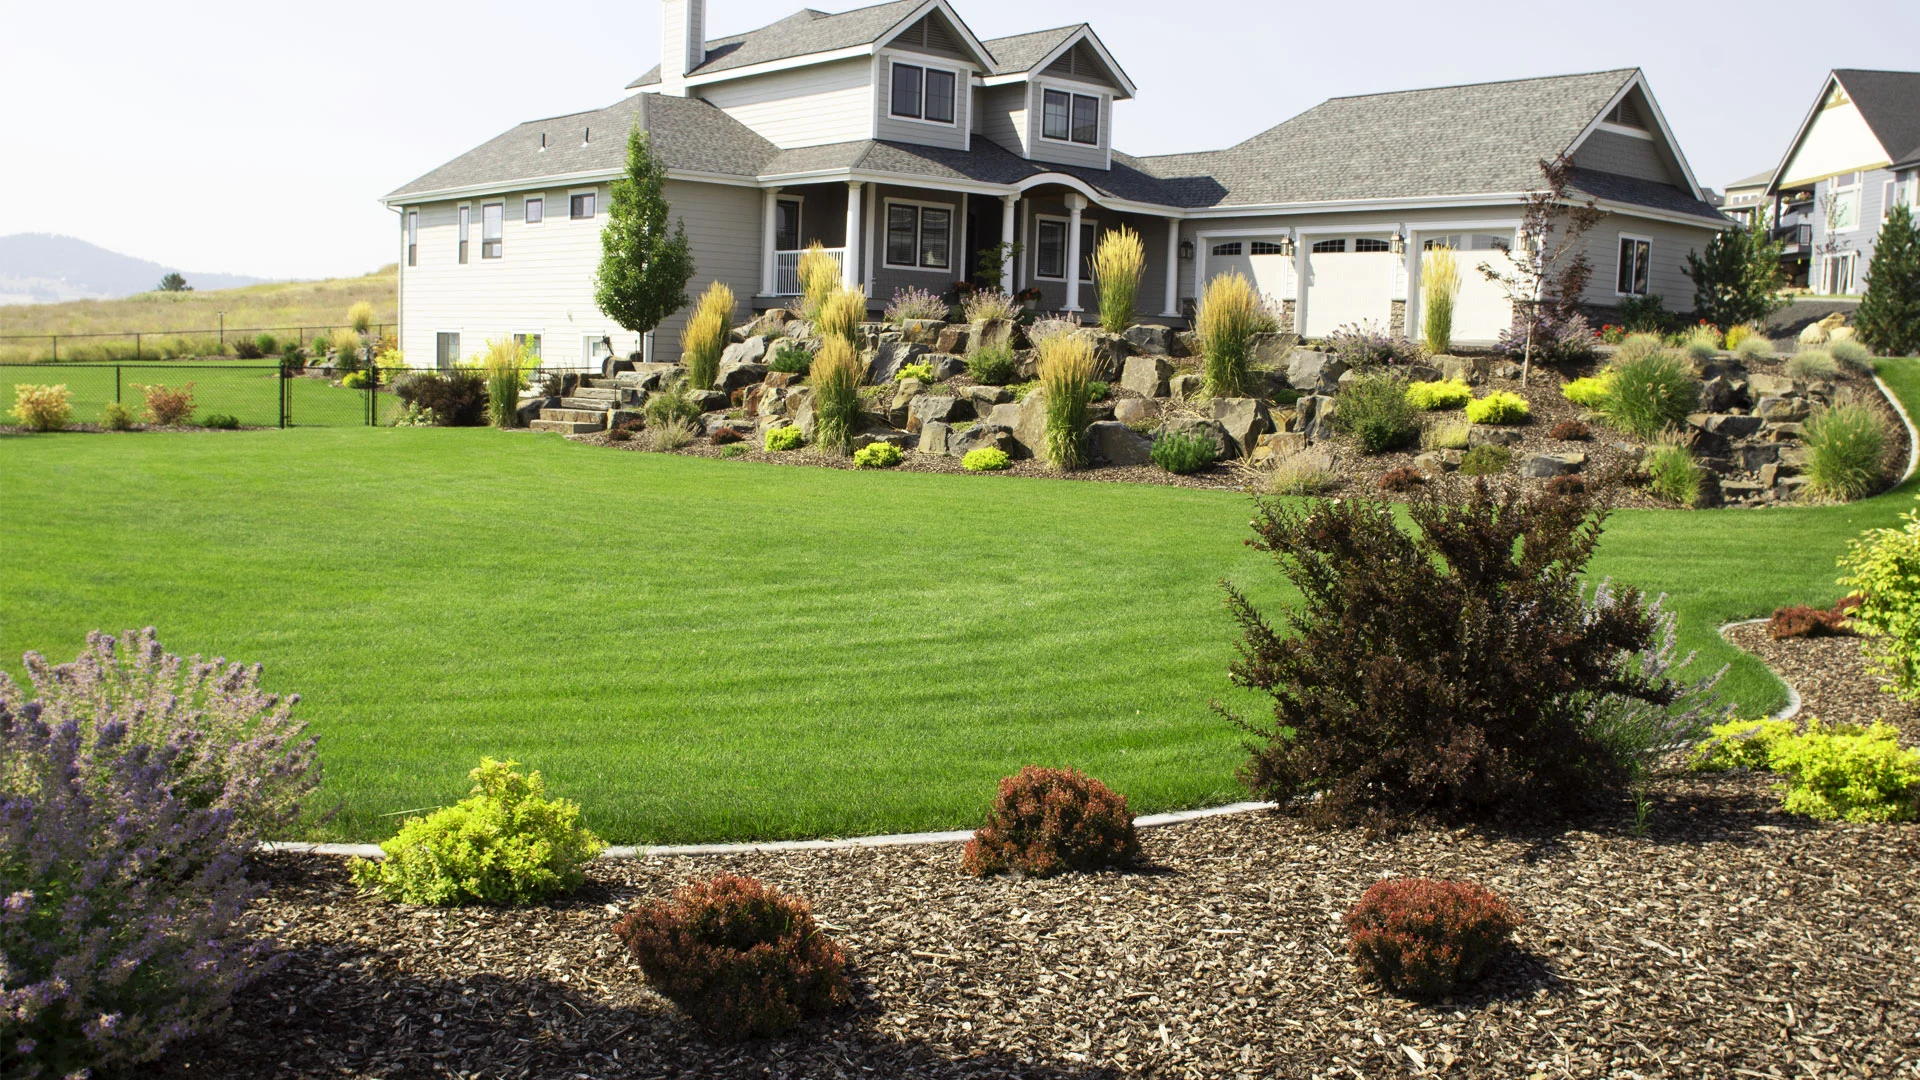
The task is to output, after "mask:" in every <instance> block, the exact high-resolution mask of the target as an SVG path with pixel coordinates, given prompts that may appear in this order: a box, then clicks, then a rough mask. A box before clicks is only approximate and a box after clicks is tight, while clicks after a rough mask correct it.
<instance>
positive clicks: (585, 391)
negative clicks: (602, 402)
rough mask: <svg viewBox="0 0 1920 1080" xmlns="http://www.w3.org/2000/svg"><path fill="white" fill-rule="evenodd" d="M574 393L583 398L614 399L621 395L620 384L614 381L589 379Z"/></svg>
mask: <svg viewBox="0 0 1920 1080" xmlns="http://www.w3.org/2000/svg"><path fill="white" fill-rule="evenodd" d="M574 393H576V394H579V395H580V396H581V397H614V396H616V395H618V394H619V393H620V384H619V383H617V382H614V381H613V380H612V379H588V380H586V381H585V382H582V383H581V384H580V388H579V389H577V390H575V391H574Z"/></svg>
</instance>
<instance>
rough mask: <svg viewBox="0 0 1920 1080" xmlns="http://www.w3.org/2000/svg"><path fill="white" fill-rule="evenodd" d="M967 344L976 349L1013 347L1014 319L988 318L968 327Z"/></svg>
mask: <svg viewBox="0 0 1920 1080" xmlns="http://www.w3.org/2000/svg"><path fill="white" fill-rule="evenodd" d="M967 344H968V345H969V346H970V347H971V348H974V349H997V348H1006V349H1011V348H1013V320H1011V319H986V320H983V321H981V322H977V323H973V324H972V325H970V326H968V327H967Z"/></svg>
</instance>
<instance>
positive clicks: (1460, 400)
mask: <svg viewBox="0 0 1920 1080" xmlns="http://www.w3.org/2000/svg"><path fill="white" fill-rule="evenodd" d="M1472 400H1473V388H1472V387H1470V386H1468V385H1467V384H1466V383H1465V382H1464V381H1463V380H1460V379H1440V380H1437V381H1434V382H1412V383H1408V384H1407V403H1408V404H1409V405H1412V406H1413V407H1414V408H1416V409H1419V410H1420V411H1422V412H1437V411H1439V410H1441V409H1458V408H1461V407H1463V406H1465V405H1466V403H1467V402H1469V401H1472Z"/></svg>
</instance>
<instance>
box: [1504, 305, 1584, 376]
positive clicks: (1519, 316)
mask: <svg viewBox="0 0 1920 1080" xmlns="http://www.w3.org/2000/svg"><path fill="white" fill-rule="evenodd" d="M1527 322H1528V319H1527V316H1526V315H1525V314H1524V313H1520V312H1516V313H1515V314H1514V316H1513V324H1512V325H1511V326H1509V327H1507V328H1506V329H1505V330H1502V331H1500V337H1499V339H1498V340H1497V341H1495V342H1494V346H1493V351H1494V352H1496V353H1498V354H1500V355H1501V356H1505V357H1509V358H1511V359H1514V360H1518V359H1520V358H1521V356H1523V355H1524V354H1525V353H1526V352H1527V349H1528V348H1529V347H1531V348H1532V350H1533V360H1534V362H1535V363H1544V364H1577V363H1580V362H1581V361H1583V360H1591V359H1593V354H1594V348H1593V346H1594V342H1595V341H1596V340H1597V339H1596V338H1595V337H1594V336H1593V330H1592V328H1591V327H1589V326H1588V325H1587V317H1586V316H1585V315H1577V314H1576V315H1571V316H1568V317H1566V318H1560V317H1559V316H1557V315H1554V314H1553V313H1551V312H1548V311H1542V312H1540V314H1539V315H1538V317H1536V318H1534V319H1533V320H1532V322H1533V336H1532V338H1531V339H1529V338H1528V336H1527Z"/></svg>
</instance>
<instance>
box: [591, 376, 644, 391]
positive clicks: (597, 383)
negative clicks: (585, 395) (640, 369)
mask: <svg viewBox="0 0 1920 1080" xmlns="http://www.w3.org/2000/svg"><path fill="white" fill-rule="evenodd" d="M632 381H633V380H632V379H628V380H627V383H631V382H632ZM624 385H626V383H622V382H621V381H620V380H619V379H618V378H617V377H616V378H608V377H607V376H605V375H589V376H587V377H586V378H584V379H581V380H580V388H581V389H582V390H616V389H618V388H620V387H621V386H624Z"/></svg>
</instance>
